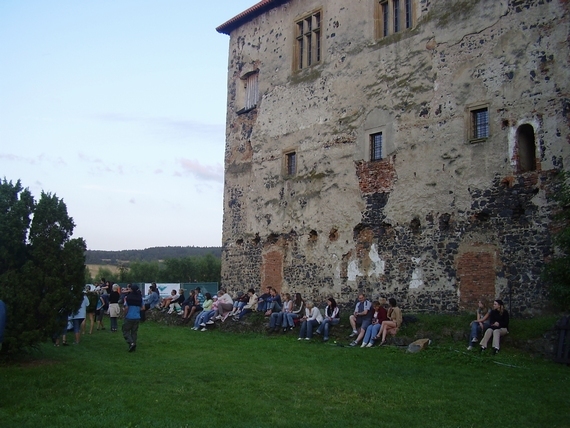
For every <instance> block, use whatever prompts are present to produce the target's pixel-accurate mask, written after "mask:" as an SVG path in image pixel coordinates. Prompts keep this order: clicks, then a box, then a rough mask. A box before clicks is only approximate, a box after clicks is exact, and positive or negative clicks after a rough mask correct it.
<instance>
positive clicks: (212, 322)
mask: <svg viewBox="0 0 570 428" xmlns="http://www.w3.org/2000/svg"><path fill="white" fill-rule="evenodd" d="M212 324H215V322H214V321H212V320H210V321H208V322H207V323H206V325H212Z"/></svg>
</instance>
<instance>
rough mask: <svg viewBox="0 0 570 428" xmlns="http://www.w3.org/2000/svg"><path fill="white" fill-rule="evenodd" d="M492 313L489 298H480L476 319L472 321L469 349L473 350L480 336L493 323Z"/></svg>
mask: <svg viewBox="0 0 570 428" xmlns="http://www.w3.org/2000/svg"><path fill="white" fill-rule="evenodd" d="M490 315H491V308H489V306H488V303H487V300H485V299H480V300H479V302H478V304H477V311H476V312H475V317H476V319H475V320H473V321H471V324H470V326H471V334H469V343H468V346H467V350H468V351H471V350H472V349H473V345H475V344H476V343H477V341H478V339H477V338H478V336H479V335H480V334H481V333H483V332H484V331H485V330H486V329H487V328H488V327H489V325H490V324H491V323H490V322H489V316H490Z"/></svg>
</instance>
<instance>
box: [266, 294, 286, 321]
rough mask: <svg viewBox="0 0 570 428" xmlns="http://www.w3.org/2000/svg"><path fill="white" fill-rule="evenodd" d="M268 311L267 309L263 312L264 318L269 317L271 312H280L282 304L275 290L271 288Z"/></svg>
mask: <svg viewBox="0 0 570 428" xmlns="http://www.w3.org/2000/svg"><path fill="white" fill-rule="evenodd" d="M269 294H270V296H269V300H268V303H269V309H267V311H265V316H266V317H268V316H271V314H272V313H273V312H279V311H281V305H282V304H283V303H282V302H281V296H280V295H279V293H277V290H276V289H275V288H271V290H270V291H269Z"/></svg>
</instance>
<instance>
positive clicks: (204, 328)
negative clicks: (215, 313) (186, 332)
mask: <svg viewBox="0 0 570 428" xmlns="http://www.w3.org/2000/svg"><path fill="white" fill-rule="evenodd" d="M200 331H208V329H207V328H206V327H202V330H200Z"/></svg>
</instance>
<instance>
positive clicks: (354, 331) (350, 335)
mask: <svg viewBox="0 0 570 428" xmlns="http://www.w3.org/2000/svg"><path fill="white" fill-rule="evenodd" d="M357 334H358V332H357V331H356V330H352V333H350V334H349V335H348V337H354V336H356V335H357Z"/></svg>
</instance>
